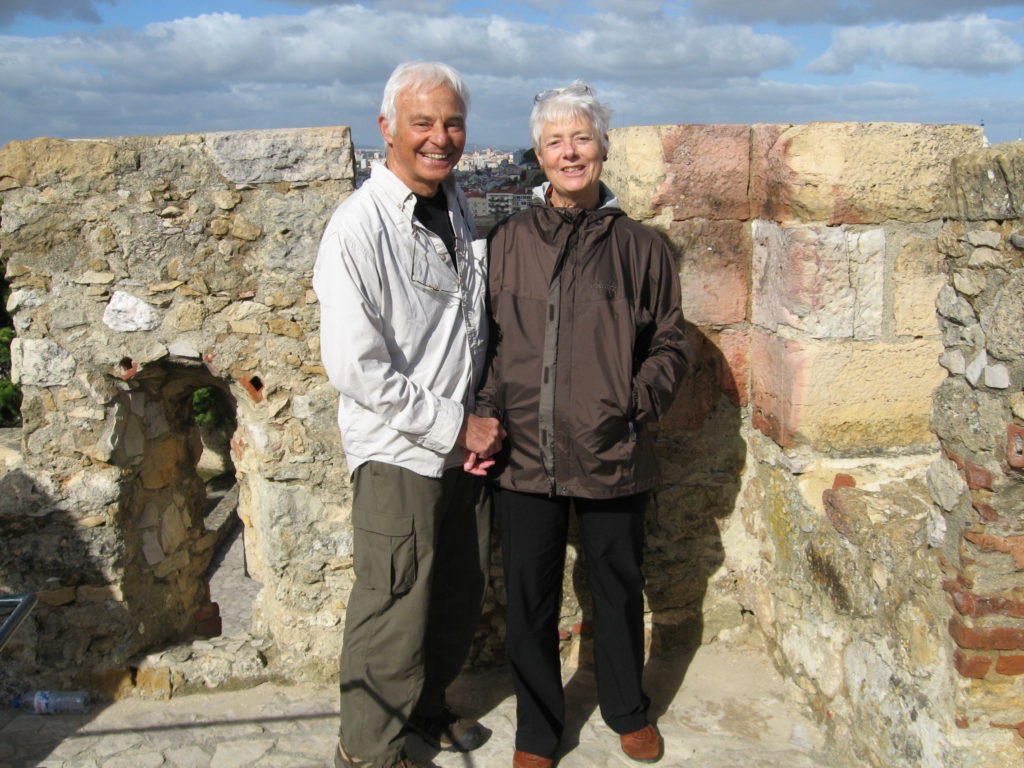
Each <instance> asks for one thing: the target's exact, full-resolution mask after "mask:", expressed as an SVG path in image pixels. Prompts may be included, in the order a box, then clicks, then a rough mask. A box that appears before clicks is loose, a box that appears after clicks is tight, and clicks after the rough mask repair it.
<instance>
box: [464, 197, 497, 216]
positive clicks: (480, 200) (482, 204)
mask: <svg viewBox="0 0 1024 768" xmlns="http://www.w3.org/2000/svg"><path fill="white" fill-rule="evenodd" d="M466 201H467V202H468V203H469V211H470V213H472V214H473V218H477V217H479V216H486V215H487V214H489V213H490V212H491V209H490V207H489V206H488V204H487V195H485V194H484V193H483V192H469V191H467V192H466Z"/></svg>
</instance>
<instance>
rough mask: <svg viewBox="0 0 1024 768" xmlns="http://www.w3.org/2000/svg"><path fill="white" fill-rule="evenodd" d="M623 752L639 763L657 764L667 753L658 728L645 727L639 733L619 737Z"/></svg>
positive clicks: (634, 732)
mask: <svg viewBox="0 0 1024 768" xmlns="http://www.w3.org/2000/svg"><path fill="white" fill-rule="evenodd" d="M619 743H620V744H621V745H622V751H623V752H625V753H626V756H627V757H631V758H632V759H633V760H636V761H637V762H638V763H656V762H658V761H659V760H661V756H662V755H663V754H664V752H665V743H664V742H663V741H662V739H661V733H659V732H658V726H656V725H645V726H644V727H643V728H641V729H640V730H639V731H633V733H626V734H623V735H621V736H619Z"/></svg>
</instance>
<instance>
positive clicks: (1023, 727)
mask: <svg viewBox="0 0 1024 768" xmlns="http://www.w3.org/2000/svg"><path fill="white" fill-rule="evenodd" d="M989 725H990V726H992V727H993V728H1009V729H1010V730H1013V731H1016V732H1017V733H1018V734H1019V735H1020V736H1021V738H1024V720H1022V721H1021V722H1019V723H1015V724H1013V725H1008V724H1006V723H989Z"/></svg>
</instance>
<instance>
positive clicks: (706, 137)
mask: <svg viewBox="0 0 1024 768" xmlns="http://www.w3.org/2000/svg"><path fill="white" fill-rule="evenodd" d="M611 139H612V151H611V155H610V158H609V161H608V163H607V164H606V166H605V175H604V180H605V181H606V183H607V184H608V185H609V186H610V187H611V188H612V189H613V190H615V191H616V192H617V193H618V195H619V197H620V199H621V201H622V203H623V206H624V207H625V208H626V210H627V212H629V213H630V214H631V215H633V216H634V217H635V218H638V219H640V220H642V221H644V222H646V223H647V224H649V225H650V226H652V227H655V228H657V229H659V230H661V231H662V232H663V233H664V234H665V236H666V237H667V238H669V240H670V241H671V242H672V243H673V244H674V246H675V248H676V250H677V252H678V255H679V269H680V280H681V286H682V293H683V309H684V314H685V315H686V317H687V319H688V322H689V329H688V330H689V334H690V340H691V348H692V350H693V355H694V361H695V366H694V371H693V376H692V377H691V378H690V379H689V380H688V381H687V382H686V384H685V385H684V387H683V390H682V392H681V393H680V396H679V398H678V399H677V402H676V404H675V406H674V407H673V409H672V412H671V413H670V414H669V416H668V417H667V418H666V419H665V422H664V423H663V424H662V425H661V427H660V429H659V430H658V433H657V446H658V451H659V455H660V458H661V462H662V468H663V475H664V479H665V484H664V486H663V488H662V489H661V490H660V491H659V492H658V493H657V494H656V496H655V498H654V499H653V500H652V504H651V508H650V513H649V515H648V555H647V574H648V584H647V590H646V598H647V604H648V627H649V641H650V647H651V651H652V653H655V654H659V655H662V656H665V657H669V658H676V659H678V660H679V662H680V663H679V664H678V674H679V676H680V679H681V677H682V675H683V674H685V659H686V658H687V651H686V649H687V648H689V647H692V645H693V644H694V643H699V642H714V641H719V642H750V641H752V640H751V638H763V640H764V642H767V643H768V645H769V647H770V648H771V649H772V652H773V654H774V657H775V660H776V662H777V664H778V666H779V667H780V669H782V670H784V671H785V673H786V674H787V675H788V676H789V677H791V678H792V679H794V680H796V681H797V682H798V683H799V684H800V685H801V687H802V688H803V689H804V690H805V692H806V693H807V696H808V700H809V701H810V702H811V704H812V706H813V707H814V709H815V711H816V713H817V714H818V716H819V718H820V720H821V722H822V724H823V725H824V726H825V727H826V729H827V730H828V732H829V734H830V736H831V743H832V744H833V746H834V755H833V757H834V761H835V762H834V764H835V765H836V766H837V768H838V767H841V766H846V765H849V766H863V765H870V766H877V767H879V768H881V767H882V766H884V767H885V768H892V767H894V766H927V767H931V766H935V767H936V768H937V767H938V766H943V767H951V768H958V767H959V768H973V767H975V766H984V767H985V768H987V766H989V765H993V766H994V765H996V764H1000V765H1005V764H1009V762H1010V760H1009V759H1008V756H1014V755H1016V757H1015V758H1014V759H1019V752H1018V751H1017V750H1019V747H1018V744H1021V743H1024V742H1021V741H1020V738H1021V736H1020V735H1019V734H1018V732H1017V730H1016V729H1017V728H1018V727H1019V726H1018V725H1015V724H1019V722H1020V721H1021V720H1022V719H1024V713H1021V712H1018V711H1017V710H1016V709H1015V707H1016V706H1017V705H1016V703H1015V700H1014V696H1013V691H1014V685H1015V683H1016V681H1017V678H1016V677H1015V675H1017V674H1019V672H1018V671H1017V670H1018V667H1020V666H1021V665H1020V664H1019V663H1018V662H1019V656H1020V653H1024V650H1022V648H1024V646H1018V645H1013V647H1010V648H1004V647H1003V645H1005V644H1012V643H1016V639H1012V638H1017V635H1016V634H1013V633H1015V632H1016V633H1019V632H1024V625H1021V626H1020V627H1018V626H1017V624H1019V621H1020V620H1019V616H1020V615H1024V612H1021V611H1019V610H1018V609H1019V606H1018V605H1017V603H1016V602H1015V601H1016V600H1018V599H1019V598H1020V596H1019V594H1018V593H1019V591H1020V588H1019V579H1017V577H1016V573H1017V571H1016V567H1017V560H1019V559H1020V558H1018V557H1017V555H1018V554H1019V553H1017V549H1019V548H1020V547H1019V542H1018V541H1017V538H1019V537H1020V536H1021V532H1020V531H1018V530H1017V528H1016V527H1015V526H1016V522H1014V521H1015V520H1016V517H1019V510H1020V508H1021V504H1020V495H1019V493H1018V489H1019V476H1020V469H1019V467H1020V465H1021V464H1024V460H1022V459H1021V458H1020V457H1021V456H1022V455H1024V448H1022V440H1024V438H1022V437H1021V433H1022V427H1021V425H1022V424H1024V415H1022V409H1024V406H1022V404H1021V402H1020V390H1021V385H1022V382H1024V380H1022V378H1021V377H1022V376H1024V373H1022V371H1021V369H1020V366H1021V363H1020V358H1021V354H1020V351H1021V350H1020V348H1019V347H1020V343H1019V337H1020V336H1019V327H1020V323H1019V321H1020V312H1019V309H1020V308H1019V306H1018V305H1019V300H1018V298H1019V297H1018V294H1019V293H1020V291H1019V290H1015V289H1016V288H1017V287H1018V286H1017V282H1018V275H1017V273H1018V272H1019V271H1020V252H1019V250H1018V249H1019V245H1017V246H1014V245H1013V244H1012V243H1013V241H1012V240H1011V237H1010V236H1011V235H1012V234H1014V233H1019V232H1020V227H1019V221H1018V220H1019V218H1020V217H1021V214H1020V196H1021V193H1020V192H1019V190H1020V189H1021V184H1022V178H1024V177H1022V173H1024V172H1022V171H1021V167H1022V166H1021V161H1020V159H1019V154H1015V153H1014V149H1015V148H1011V149H1005V150H998V151H997V150H983V149H982V147H983V136H982V133H981V131H980V129H977V128H973V127H966V126H924V125H911V124H875V123H872V124H834V123H833V124H808V125H792V126H790V125H756V126H653V127H635V128H622V129H617V130H615V131H613V133H612V136H611ZM993 153H995V154H993ZM1000 153H1001V154H1000ZM957 158H961V159H959V160H956V159H957ZM954 160H956V163H955V164H954V165H953V166H952V167H953V171H952V174H951V164H952V163H953V161H954ZM353 176H354V173H353V170H352V165H351V143H350V139H349V136H348V131H347V130H346V129H309V130H295V131H254V132H241V133H232V134H203V135H194V136H175V137H148V138H119V139H101V140H92V141H53V140H45V139H41V140H37V141H34V142H15V143H12V144H9V145H7V146H6V147H4V148H3V149H0V190H3V191H2V193H0V194H2V196H3V199H4V203H3V208H2V211H0V212H2V217H3V218H2V240H0V244H2V246H3V258H4V259H5V261H6V262H7V275H8V280H9V281H10V284H11V288H12V293H11V298H10V301H9V308H10V309H11V312H12V314H13V315H14V317H15V322H16V324H17V327H18V334H19V335H18V339H17V340H16V342H15V345H14V347H13V349H12V354H13V357H14V366H15V370H16V375H17V376H18V378H19V380H20V382H21V385H22V387H23V389H24V392H25V404H24V406H23V412H24V428H23V448H24V462H23V464H22V465H21V466H20V467H19V468H18V469H17V471H15V472H10V473H8V475H7V476H5V477H4V478H3V479H2V480H0V485H2V486H3V493H0V535H2V536H3V539H4V541H5V542H12V545H11V546H10V547H9V548H8V549H7V551H5V552H4V553H2V554H0V589H2V590H4V591H12V592H21V591H32V592H36V593H37V594H39V595H40V597H41V600H42V603H43V605H41V606H40V607H39V608H38V609H37V611H36V612H34V614H33V621H32V622H30V624H31V626H30V627H29V628H28V629H23V630H21V634H20V640H19V641H18V642H17V643H12V645H10V646H9V647H8V651H7V652H8V653H9V654H10V656H11V658H12V663H11V665H10V666H5V669H3V670H0V675H2V676H3V677H0V683H3V684H5V685H8V684H10V680H11V677H10V676H11V672H10V670H16V671H17V674H18V675H19V677H20V680H21V681H22V682H24V681H25V680H26V679H27V677H30V678H33V679H34V680H37V681H38V682H39V683H40V684H44V683H48V684H53V683H54V681H59V680H66V679H67V677H66V676H67V675H68V674H70V673H72V672H73V673H74V674H75V675H77V678H76V679H80V680H81V682H82V683H83V684H85V683H89V684H90V685H92V686H93V687H100V688H102V687H103V686H106V688H105V690H107V691H108V692H110V693H111V695H115V694H119V693H124V692H125V691H126V690H127V689H128V687H129V686H130V685H131V684H133V683H134V684H136V685H138V683H139V680H140V679H141V677H142V675H141V673H140V670H139V669H138V665H137V659H138V658H139V655H140V654H145V653H146V652H147V651H149V650H151V649H153V648H154V647H159V646H160V645H161V644H163V643H173V642H175V641H181V640H183V639H187V638H189V637H190V636H191V634H190V633H193V632H195V631H196V627H197V623H198V622H200V621H201V619H202V617H203V616H204V615H206V614H204V610H205V609H206V608H208V605H207V604H208V601H209V595H208V588H207V586H206V583H205V580H204V576H203V574H204V572H205V568H206V564H207V563H208V562H209V557H210V553H211V550H212V546H213V544H212V541H213V540H212V538H211V536H212V534H211V533H210V532H209V531H208V530H207V529H206V527H205V526H206V523H205V522H204V517H203V510H202V505H203V498H202V496H203V494H202V487H201V483H200V482H199V481H198V480H197V476H196V474H195V463H196V461H197V459H198V452H199V450H200V446H199V444H198V441H197V438H196V435H195V430H194V428H193V427H192V426H191V424H190V422H189V419H188V408H187V404H186V398H187V396H188V395H189V394H190V393H191V391H193V390H194V389H195V387H197V386H204V385H214V386H217V387H220V388H221V389H222V390H223V391H224V392H225V394H226V396H227V397H228V399H229V400H230V402H232V403H234V408H235V419H236V422H237V429H236V431H235V434H234V437H233V439H232V460H233V463H234V468H235V472H236V475H237V478H238V482H239V516H240V518H241V519H242V522H243V524H244V526H245V528H244V530H245V537H246V553H247V560H248V564H249V569H250V571H251V572H252V573H253V575H254V576H255V577H256V578H257V579H258V580H259V581H260V582H261V583H262V589H261V591H260V594H259V596H258V598H257V600H256V605H255V619H254V624H253V635H254V637H255V638H257V639H258V644H257V646H255V647H258V652H259V653H258V655H259V657H260V658H261V659H262V663H264V664H265V665H266V670H265V671H266V674H273V675H275V676H278V677H284V678H290V679H310V678H312V679H327V678H330V677H332V676H333V675H334V674H335V673H336V659H337V652H338V649H339V647H340V640H341V625H342V622H343V617H344V606H345V601H346V596H347V593H348V590H349V587H350V585H351V554H352V553H351V536H350V533H349V501H350V500H349V493H350V491H349V486H348V483H347V472H346V468H345V465H344V459H343V456H342V454H341V451H340V446H339V440H338V434H337V427H336V424H335V407H336V400H335V396H334V394H333V392H332V391H331V389H330V387H329V385H328V384H327V382H326V380H325V377H324V375H323V370H322V368H321V367H320V363H319V354H318V348H317V334H316V327H317V316H318V309H317V306H316V299H315V296H314V295H313V293H312V291H311V289H310V274H311V269H312V264H313V260H314V258H315V253H316V244H317V241H318V239H319V235H320V232H321V231H322V228H323V225H324V223H325V222H326V219H327V217H328V215H329V213H330V211H331V210H332V209H333V208H334V206H335V205H336V204H337V203H338V202H339V201H340V200H341V199H343V197H344V196H345V195H346V194H347V193H348V192H349V191H351V188H352V178H353ZM951 178H952V180H953V183H952V185H951ZM992 179H1002V180H1003V188H997V187H998V183H994V182H992ZM1018 236H1019V234H1018ZM937 301H938V307H939V313H940V315H941V318H942V320H941V324H940V323H939V322H937V321H936V302H937ZM983 350H984V352H983ZM940 361H941V364H940ZM940 440H941V443H940ZM496 562H497V561H496V560H495V563H496ZM566 576H567V585H569V586H567V589H566V599H565V605H564V607H563V624H564V632H563V634H564V649H565V655H566V657H567V661H568V662H569V663H578V662H581V661H582V662H585V661H586V660H587V657H588V655H589V650H588V648H589V641H588V619H589V613H588V608H587V600H586V585H585V567H584V566H583V564H581V563H579V562H577V560H576V558H575V555H574V552H570V557H569V558H568V562H567V565H566ZM494 582H495V583H494V589H493V590H492V594H491V595H490V597H489V602H488V605H487V609H486V612H485V616H484V619H483V623H482V626H481V631H480V636H479V640H480V642H479V643H478V645H477V648H476V651H475V655H474V658H473V663H478V664H480V663H491V662H496V661H499V660H500V655H499V653H500V642H501V636H502V629H503V614H502V610H501V581H500V573H499V572H497V571H496V572H495V579H494ZM1009 630H1012V631H1009ZM126 670H127V671H126ZM1022 671H1024V670H1022ZM126 677H127V679H126ZM179 682H180V681H179ZM175 685H176V684H175V682H174V680H171V679H169V678H168V680H167V681H166V685H165V688H166V693H171V692H172V691H173V690H175ZM161 690H164V689H161ZM182 690H184V686H182ZM1004 721H1005V722H1004ZM992 725H997V726H1003V725H1007V726H1014V727H991V726H992ZM1000 761H1001V762H1000Z"/></svg>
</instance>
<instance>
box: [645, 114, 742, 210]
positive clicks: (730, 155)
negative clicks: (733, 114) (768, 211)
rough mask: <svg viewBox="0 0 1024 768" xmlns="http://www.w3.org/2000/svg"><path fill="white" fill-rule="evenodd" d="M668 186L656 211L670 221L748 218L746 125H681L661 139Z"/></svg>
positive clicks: (659, 197)
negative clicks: (664, 211) (665, 213)
mask: <svg viewBox="0 0 1024 768" xmlns="http://www.w3.org/2000/svg"><path fill="white" fill-rule="evenodd" d="M662 151H663V157H664V163H665V182H664V184H662V185H661V187H660V188H659V189H658V190H657V193H656V194H655V195H654V197H653V202H654V205H656V206H659V207H662V208H664V209H669V210H671V212H672V214H671V215H672V218H673V219H676V220H679V219H694V218H706V219H718V220H721V219H738V220H741V221H745V220H747V219H749V218H750V202H749V201H748V199H747V184H748V180H749V176H750V128H749V126H746V125H679V126H673V127H672V128H670V129H669V130H668V132H667V133H665V134H664V136H663V138H662Z"/></svg>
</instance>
